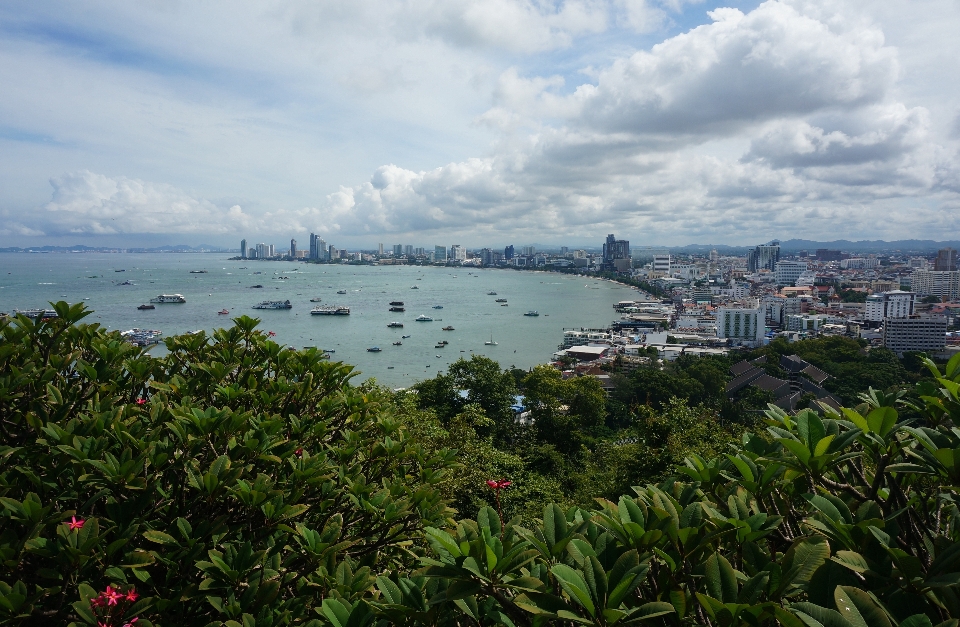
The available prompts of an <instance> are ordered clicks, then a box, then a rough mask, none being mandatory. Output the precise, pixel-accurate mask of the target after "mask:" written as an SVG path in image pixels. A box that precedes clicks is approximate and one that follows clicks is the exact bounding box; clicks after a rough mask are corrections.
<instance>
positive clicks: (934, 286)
mask: <svg viewBox="0 0 960 627" xmlns="http://www.w3.org/2000/svg"><path fill="white" fill-rule="evenodd" d="M910 290H911V291H913V292H916V293H917V294H920V295H921V296H937V297H938V298H949V299H955V298H960V270H954V271H948V270H914V271H913V275H912V277H911V280H910Z"/></svg>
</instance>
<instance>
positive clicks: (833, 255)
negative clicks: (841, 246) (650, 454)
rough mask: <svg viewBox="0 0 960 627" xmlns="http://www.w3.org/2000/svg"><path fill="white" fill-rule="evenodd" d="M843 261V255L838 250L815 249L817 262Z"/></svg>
mask: <svg viewBox="0 0 960 627" xmlns="http://www.w3.org/2000/svg"><path fill="white" fill-rule="evenodd" d="M841 259H843V253H842V252H840V251H839V250H830V249H829V248H818V249H817V261H840V260H841Z"/></svg>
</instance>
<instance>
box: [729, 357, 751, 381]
mask: <svg viewBox="0 0 960 627" xmlns="http://www.w3.org/2000/svg"><path fill="white" fill-rule="evenodd" d="M752 368H753V364H752V363H750V362H749V361H747V360H746V359H744V360H743V361H741V362H737V363H735V364H733V365H732V366H730V374H732V375H733V376H735V377H739V376H740V375H742V374H743V373H744V372H746V371H748V370H751V369H752Z"/></svg>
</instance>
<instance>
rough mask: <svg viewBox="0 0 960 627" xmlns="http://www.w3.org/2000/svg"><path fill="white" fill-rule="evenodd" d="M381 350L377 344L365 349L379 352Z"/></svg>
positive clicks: (370, 351) (369, 351)
mask: <svg viewBox="0 0 960 627" xmlns="http://www.w3.org/2000/svg"><path fill="white" fill-rule="evenodd" d="M382 350H383V349H382V348H380V347H379V346H371V347H370V348H368V349H367V352H368V353H379V352H380V351H382Z"/></svg>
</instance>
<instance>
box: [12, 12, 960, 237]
mask: <svg viewBox="0 0 960 627" xmlns="http://www.w3.org/2000/svg"><path fill="white" fill-rule="evenodd" d="M934 16H935V17H934ZM958 25H960V6H958V5H957V4H956V3H951V2H948V1H946V0H918V1H916V2H900V1H891V2H886V3H868V2H863V1H860V0H847V1H845V2H840V3H826V2H800V1H799V0H797V1H792V0H784V1H774V0H771V1H767V2H756V1H731V2H717V1H715V0H705V1H701V2H689V1H683V0H590V1H587V0H566V1H564V2H560V1H559V0H557V1H551V2H536V3H534V2H530V1H528V0H481V1H480V2H474V3H463V2H457V1H455V0H431V1H429V2H428V1H426V0H423V1H415V2H411V3H404V4H402V5H398V4H395V3H388V2H385V1H381V0H368V1H366V2H360V3H350V4H342V3H327V2H319V3H315V4H302V5H301V4H290V5H287V6H284V7H282V8H272V9H264V8H259V7H257V6H255V5H244V6H241V7H236V6H233V5H227V4H226V3H218V2H210V3H203V4H202V5H193V4H189V3H187V4H177V3H164V2H160V3H150V4H146V5H144V4H128V3H118V2H115V1H111V0H103V1H102V2H98V3H94V4H91V5H88V6H84V7H83V8H80V7H77V6H75V5H70V4H69V3H62V2H52V3H45V4H35V3H34V4H28V3H13V4H8V5H4V6H3V7H2V8H0V33H3V37H2V38H0V79H2V80H3V84H4V85H5V89H4V90H3V91H2V93H0V113H2V115H3V117H2V119H3V123H2V124H0V148H2V149H0V165H2V167H0V189H3V190H4V193H3V194H0V246H11V245H24V244H26V245H43V244H58V245H72V244H74V243H76V242H77V241H80V242H82V243H85V244H89V245H120V244H123V243H126V244H127V245H130V246H156V245H160V244H167V243H170V242H173V241H175V242H184V243H188V244H192V245H196V244H200V243H203V244H210V245H220V246H229V247H234V246H236V244H235V242H236V241H237V240H238V239H239V237H240V236H243V235H244V234H250V233H259V234H262V237H261V235H258V236H257V238H258V239H261V238H264V239H265V238H269V239H272V240H273V241H275V242H281V241H284V240H289V239H290V238H291V237H292V238H295V239H297V240H298V241H300V242H303V241H305V240H306V238H307V236H308V234H309V233H310V232H314V233H318V234H320V235H321V236H322V237H324V238H325V239H326V240H328V241H334V240H335V241H338V242H340V243H341V245H343V246H345V247H351V248H359V247H365V246H368V245H369V244H370V243H376V242H378V241H380V240H389V239H394V240H397V241H412V240H414V239H416V240H418V241H424V242H427V241H431V240H433V241H461V242H463V244H464V245H467V246H483V245H485V244H486V243H488V242H510V241H512V242H514V243H517V242H523V241H526V242H539V243H542V244H547V245H550V244H556V245H562V244H569V245H572V246H579V245H582V243H585V242H587V241H598V240H601V239H602V238H603V237H604V235H605V234H607V233H611V232H615V233H617V234H618V236H620V237H623V238H624V239H625V240H629V241H630V242H631V245H634V246H647V245H657V246H682V245H685V244H689V243H693V242H702V243H710V242H727V243H729V244H731V245H741V246H749V245H753V244H755V243H757V242H758V241H765V240H770V239H772V238H774V237H777V236H778V235H781V234H783V233H789V234H790V235H791V236H793V237H798V238H804V239H814V240H828V239H833V238H847V239H853V240H858V239H894V238H917V239H941V238H942V239H952V238H953V237H955V236H952V234H954V233H958V232H960V210H958V209H960V159H958V156H957V155H958V148H960V116H958V110H957V104H956V103H957V102H960V94H958V91H960V86H958V85H957V84H956V81H955V80H953V78H954V77H955V76H956V75H957V73H958V69H960V67H958V66H960V42H958V41H957V38H956V37H955V36H953V34H954V33H955V32H956V30H957V26H958ZM278 245H279V244H278Z"/></svg>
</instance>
